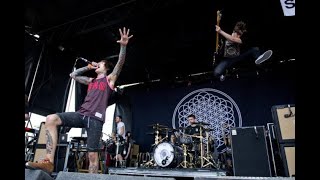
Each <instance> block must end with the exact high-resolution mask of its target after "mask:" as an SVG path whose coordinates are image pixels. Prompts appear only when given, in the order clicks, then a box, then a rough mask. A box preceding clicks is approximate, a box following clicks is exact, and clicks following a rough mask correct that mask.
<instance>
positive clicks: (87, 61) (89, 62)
mask: <svg viewBox="0 0 320 180" xmlns="http://www.w3.org/2000/svg"><path fill="white" fill-rule="evenodd" d="M78 59H81V60H82V61H84V62H86V63H88V64H91V65H92V62H91V61H89V60H87V59H85V58H83V57H78V58H77V60H78Z"/></svg>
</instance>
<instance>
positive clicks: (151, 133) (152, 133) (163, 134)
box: [146, 132, 166, 136]
mask: <svg viewBox="0 0 320 180" xmlns="http://www.w3.org/2000/svg"><path fill="white" fill-rule="evenodd" d="M146 134H147V135H153V136H155V135H157V133H155V132H148V133H146ZM158 135H161V136H165V135H166V134H165V133H159V134H158Z"/></svg>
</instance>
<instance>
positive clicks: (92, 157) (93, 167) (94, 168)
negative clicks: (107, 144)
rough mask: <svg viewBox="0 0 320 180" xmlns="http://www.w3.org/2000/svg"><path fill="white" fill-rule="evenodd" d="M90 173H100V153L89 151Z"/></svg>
mask: <svg viewBox="0 0 320 180" xmlns="http://www.w3.org/2000/svg"><path fill="white" fill-rule="evenodd" d="M89 161H90V162H89V173H98V169H99V163H98V153H97V152H89Z"/></svg>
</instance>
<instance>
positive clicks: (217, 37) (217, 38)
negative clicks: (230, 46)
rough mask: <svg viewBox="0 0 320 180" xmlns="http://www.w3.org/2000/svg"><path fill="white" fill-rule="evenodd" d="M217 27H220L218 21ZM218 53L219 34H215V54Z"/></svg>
mask: <svg viewBox="0 0 320 180" xmlns="http://www.w3.org/2000/svg"><path fill="white" fill-rule="evenodd" d="M217 26H220V23H219V21H217ZM218 51H219V33H218V32H216V52H218Z"/></svg>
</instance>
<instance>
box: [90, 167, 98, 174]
mask: <svg viewBox="0 0 320 180" xmlns="http://www.w3.org/2000/svg"><path fill="white" fill-rule="evenodd" d="M89 173H98V166H96V165H89Z"/></svg>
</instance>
